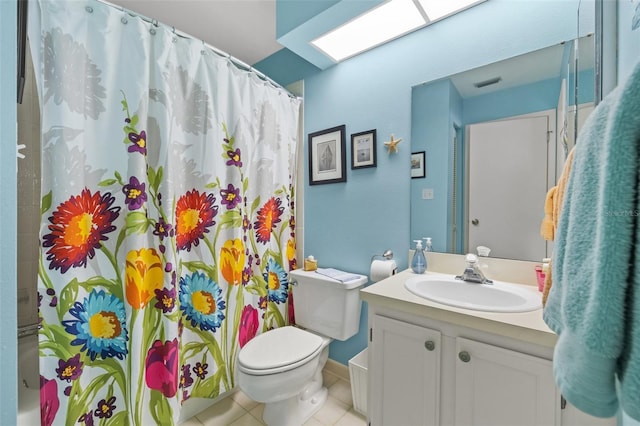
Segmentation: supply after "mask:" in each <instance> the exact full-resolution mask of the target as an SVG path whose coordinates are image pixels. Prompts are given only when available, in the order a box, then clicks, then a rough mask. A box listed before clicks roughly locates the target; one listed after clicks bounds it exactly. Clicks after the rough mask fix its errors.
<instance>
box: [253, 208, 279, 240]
mask: <svg viewBox="0 0 640 426" xmlns="http://www.w3.org/2000/svg"><path fill="white" fill-rule="evenodd" d="M280 204H282V200H280V199H279V198H274V197H271V198H269V200H267V202H266V203H265V204H264V205H263V206H262V207H261V208H260V210H258V220H256V222H255V223H254V225H253V227H254V228H255V230H256V234H257V235H258V238H257V239H258V242H260V243H267V242H269V240H270V239H271V231H272V230H273V229H275V227H276V224H278V223H279V222H280V220H281V219H280V217H281V216H282V212H283V211H284V207H281V206H280Z"/></svg>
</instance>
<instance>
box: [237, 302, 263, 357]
mask: <svg viewBox="0 0 640 426" xmlns="http://www.w3.org/2000/svg"><path fill="white" fill-rule="evenodd" d="M258 325H259V320H258V310H257V309H256V308H254V307H253V306H251V305H247V306H245V307H244V308H243V309H242V314H241V315H240V325H239V327H240V330H239V332H238V343H239V344H240V347H241V348H242V347H243V346H244V345H246V344H247V343H248V342H249V340H251V339H253V338H254V337H255V336H256V333H257V332H258Z"/></svg>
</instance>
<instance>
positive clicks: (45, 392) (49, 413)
mask: <svg viewBox="0 0 640 426" xmlns="http://www.w3.org/2000/svg"><path fill="white" fill-rule="evenodd" d="M58 408H60V400H59V399H58V384H57V383H56V381H55V380H54V379H51V380H49V379H46V378H45V377H44V376H40V423H41V424H42V425H43V426H49V425H51V424H53V420H54V419H55V418H56V414H57V413H58Z"/></svg>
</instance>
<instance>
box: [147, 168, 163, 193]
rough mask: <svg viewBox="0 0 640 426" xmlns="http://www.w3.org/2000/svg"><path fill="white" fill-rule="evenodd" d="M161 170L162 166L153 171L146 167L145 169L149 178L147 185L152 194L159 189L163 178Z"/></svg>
mask: <svg viewBox="0 0 640 426" xmlns="http://www.w3.org/2000/svg"><path fill="white" fill-rule="evenodd" d="M163 174H164V173H163V169H162V166H158V170H157V171H156V170H154V169H153V167H148V168H147V176H148V177H149V185H150V186H151V189H153V191H154V192H156V193H157V192H158V188H159V187H160V184H161V183H162V177H163Z"/></svg>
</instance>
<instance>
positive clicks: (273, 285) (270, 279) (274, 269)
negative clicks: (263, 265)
mask: <svg viewBox="0 0 640 426" xmlns="http://www.w3.org/2000/svg"><path fill="white" fill-rule="evenodd" d="M264 279H265V281H266V282H267V289H268V291H269V301H270V302H276V303H284V302H286V301H287V295H288V294H289V278H288V275H287V271H285V270H284V269H283V268H282V266H280V265H278V263H276V261H275V260H273V259H269V263H268V264H267V269H266V271H265V273H264Z"/></svg>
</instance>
